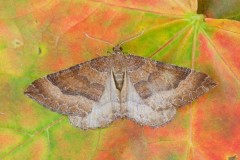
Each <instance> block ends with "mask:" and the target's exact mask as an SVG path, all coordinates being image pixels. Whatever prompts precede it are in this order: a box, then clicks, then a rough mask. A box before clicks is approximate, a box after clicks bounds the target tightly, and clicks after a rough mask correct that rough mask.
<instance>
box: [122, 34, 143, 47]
mask: <svg viewBox="0 0 240 160" xmlns="http://www.w3.org/2000/svg"><path fill="white" fill-rule="evenodd" d="M143 33H144V30H142V31H141V32H140V33H138V34H136V35H134V36H133V37H130V38H128V39H126V40H124V41H122V42H121V43H119V44H118V46H121V45H122V44H123V43H126V42H128V41H131V40H133V39H136V38H138V37H140V36H141V35H142V34H143Z"/></svg>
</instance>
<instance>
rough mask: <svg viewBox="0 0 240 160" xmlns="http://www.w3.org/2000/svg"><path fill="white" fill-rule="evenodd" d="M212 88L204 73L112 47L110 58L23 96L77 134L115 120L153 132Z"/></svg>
mask: <svg viewBox="0 0 240 160" xmlns="http://www.w3.org/2000/svg"><path fill="white" fill-rule="evenodd" d="M215 85H216V83H215V82H214V81H213V80H212V79H211V78H210V77H209V76H208V75H206V74H204V73H201V72H197V71H194V70H192V69H189V68H183V67H178V66H175V65H171V64H165V63H162V62H158V61H154V60H151V59H149V58H144V57H140V56H134V55H129V54H124V53H123V52H122V48H121V47H120V45H117V46H116V47H114V48H113V52H112V54H111V55H109V56H103V57H99V58H95V59H92V60H90V61H87V62H84V63H80V64H78V65H76V66H73V67H70V68H68V69H65V70H62V71H59V72H56V73H52V74H49V75H47V76H46V77H43V78H40V79H38V80H36V81H34V82H33V83H32V84H31V85H30V86H29V87H28V88H27V89H26V91H25V92H24V93H25V94H26V95H27V96H29V97H30V98H32V99H34V100H36V101H37V102H39V103H40V104H42V105H44V106H45V107H46V108H48V109H50V110H52V111H54V112H58V113H61V114H64V115H67V116H68V117H69V120H70V122H71V124H72V125H73V126H76V127H80V128H82V129H94V128H98V127H106V126H107V125H108V124H110V123H111V122H113V121H114V120H116V119H118V118H129V119H131V120H134V121H135V122H137V123H139V124H141V125H147V126H152V127H158V126H162V125H164V124H166V123H167V122H169V121H170V120H171V119H173V117H174V116H175V114H176V109H177V108H178V107H180V106H184V105H187V104H189V103H191V102H192V101H193V100H195V99H196V98H198V97H199V96H201V95H202V94H204V93H206V92H208V91H209V90H210V89H212V88H213V87H215Z"/></svg>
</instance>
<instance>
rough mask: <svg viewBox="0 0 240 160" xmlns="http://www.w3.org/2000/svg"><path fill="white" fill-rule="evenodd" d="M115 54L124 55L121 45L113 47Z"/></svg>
mask: <svg viewBox="0 0 240 160" xmlns="http://www.w3.org/2000/svg"><path fill="white" fill-rule="evenodd" d="M113 54H122V47H121V46H120V45H117V46H115V47H113Z"/></svg>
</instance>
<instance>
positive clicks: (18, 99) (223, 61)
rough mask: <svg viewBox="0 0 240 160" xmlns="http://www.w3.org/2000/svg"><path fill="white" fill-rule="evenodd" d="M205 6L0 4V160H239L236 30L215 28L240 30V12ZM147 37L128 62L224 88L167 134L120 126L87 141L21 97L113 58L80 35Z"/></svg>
mask: <svg viewBox="0 0 240 160" xmlns="http://www.w3.org/2000/svg"><path fill="white" fill-rule="evenodd" d="M201 2H202V1H199V2H197V1H196V0H178V1H176V0H171V1H169V0H168V1H167V0H161V1H159V0H148V1H138V0H127V1H121V0H114V1H110V0H98V1H97V0H95V1H94V0H93V1H85V0H78V1H77V0H75V1H60V0H51V1H50V0H42V1H37V0H32V1H2V2H0V6H1V8H2V9H1V11H0V18H1V19H0V28H1V29H0V35H1V36H0V81H1V82H0V84H1V85H0V89H1V92H0V99H1V103H0V159H34V160H35V159H95V160H98V159H194V160H195V159H196V160H197V159H209V160H210V159H227V158H228V159H230V158H232V157H239V155H240V149H239V146H240V129H239V127H238V124H239V121H240V73H239V72H240V71H239V68H240V54H239V53H240V47H239V46H240V36H239V35H240V23H239V22H238V21H233V20H229V19H214V18H229V17H230V18H232V19H235V20H239V16H238V12H239V11H237V9H233V10H234V11H231V8H229V7H226V8H224V12H223V11H222V10H218V9H216V8H214V7H213V6H215V5H217V4H216V1H204V2H205V3H204V4H205V5H202V3H201ZM207 2H209V3H207ZM221 2H223V1H221ZM231 2H235V1H231ZM225 3H226V4H228V5H226V6H230V7H231V6H234V5H232V4H231V3H230V1H229V2H225ZM206 4H207V5H206ZM198 5H199V7H198ZM236 6H237V5H236ZM202 13H203V14H205V15H206V16H204V15H201V14H202ZM229 15H230V16H229ZM232 15H233V16H232ZM142 30H144V34H143V35H142V36H140V37H139V38H137V39H134V40H132V41H130V42H127V43H125V44H124V45H123V50H124V51H125V52H128V53H131V54H135V55H139V56H144V57H151V58H153V59H156V60H159V61H163V62H166V63H171V64H176V65H179V66H183V67H189V68H194V69H195V70H198V71H201V72H204V73H207V74H209V75H210V76H211V77H213V79H214V80H215V81H216V82H217V83H218V86H217V87H216V88H215V89H214V90H212V91H210V92H209V93H208V94H206V95H204V96H202V97H201V98H199V99H198V100H196V101H195V102H194V103H192V104H191V105H188V106H185V107H183V108H180V109H178V113H177V117H176V118H175V119H174V120H173V121H172V122H171V123H169V124H168V125H166V126H164V127H161V128H155V129H153V128H149V127H142V126H139V125H137V124H135V123H134V122H131V121H129V120H119V121H117V122H114V123H113V124H111V125H110V126H109V127H108V128H104V129H97V130H89V131H82V130H80V129H77V128H74V127H72V126H71V125H70V124H69V122H68V119H67V117H65V116H63V115H60V114H57V113H53V112H51V111H49V110H47V109H46V108H44V107H42V106H41V105H39V104H37V103H36V102H34V101H32V100H30V99H28V98H27V97H25V96H24V95H23V91H24V90H25V88H26V87H27V86H28V85H29V84H30V83H31V82H32V81H33V80H35V79H37V78H39V77H42V76H44V75H46V74H49V73H52V72H55V71H58V70H61V69H65V68H67V67H70V66H72V65H74V64H77V63H81V62H83V61H86V60H90V59H92V58H95V57H97V56H102V55H107V54H108V52H107V51H111V46H108V45H106V44H104V43H101V42H98V41H95V40H92V39H89V38H87V37H86V36H85V35H84V33H88V34H89V35H91V36H93V37H96V38H100V39H104V40H107V41H109V42H111V43H113V44H117V43H119V42H120V41H122V40H124V39H126V38H129V37H132V36H133V35H135V34H137V33H140V32H141V31H142Z"/></svg>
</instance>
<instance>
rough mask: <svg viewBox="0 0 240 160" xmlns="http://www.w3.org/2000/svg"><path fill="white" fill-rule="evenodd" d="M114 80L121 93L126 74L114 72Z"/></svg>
mask: <svg viewBox="0 0 240 160" xmlns="http://www.w3.org/2000/svg"><path fill="white" fill-rule="evenodd" d="M113 78H114V81H115V85H116V88H117V89H118V90H120V91H121V90H122V87H123V81H124V72H113Z"/></svg>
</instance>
